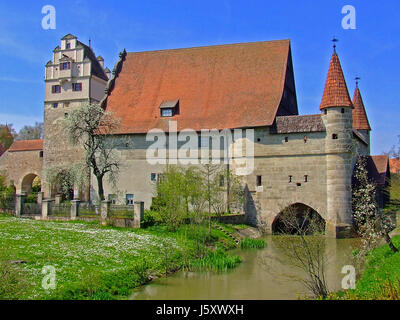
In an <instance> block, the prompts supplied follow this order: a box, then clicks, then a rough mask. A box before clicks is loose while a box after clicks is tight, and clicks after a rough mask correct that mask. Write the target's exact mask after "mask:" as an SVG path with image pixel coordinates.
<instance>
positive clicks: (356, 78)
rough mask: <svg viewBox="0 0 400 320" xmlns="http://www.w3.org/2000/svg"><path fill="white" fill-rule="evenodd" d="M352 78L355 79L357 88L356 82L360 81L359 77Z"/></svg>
mask: <svg viewBox="0 0 400 320" xmlns="http://www.w3.org/2000/svg"><path fill="white" fill-rule="evenodd" d="M354 80H356V87H357V88H358V83H359V82H360V80H361V78H360V77H355V78H354Z"/></svg>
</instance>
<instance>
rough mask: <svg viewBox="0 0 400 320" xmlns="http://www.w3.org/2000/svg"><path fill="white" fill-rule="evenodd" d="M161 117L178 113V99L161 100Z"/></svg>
mask: <svg viewBox="0 0 400 320" xmlns="http://www.w3.org/2000/svg"><path fill="white" fill-rule="evenodd" d="M160 110H161V117H173V116H175V115H177V114H179V100H173V101H163V103H161V105H160Z"/></svg>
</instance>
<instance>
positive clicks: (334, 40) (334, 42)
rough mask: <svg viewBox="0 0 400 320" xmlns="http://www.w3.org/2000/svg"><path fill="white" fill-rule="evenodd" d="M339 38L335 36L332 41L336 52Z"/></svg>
mask: <svg viewBox="0 0 400 320" xmlns="http://www.w3.org/2000/svg"><path fill="white" fill-rule="evenodd" d="M338 41H339V39H337V38H336V37H333V39H332V42H333V50H334V51H335V52H336V42H338Z"/></svg>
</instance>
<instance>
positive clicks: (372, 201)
mask: <svg viewBox="0 0 400 320" xmlns="http://www.w3.org/2000/svg"><path fill="white" fill-rule="evenodd" d="M352 209H353V217H354V222H355V224H356V231H357V233H358V235H359V236H360V238H361V239H362V244H363V251H365V253H366V252H368V251H369V250H371V249H373V248H374V247H375V246H376V245H377V244H378V240H379V239H381V238H384V239H385V241H386V242H387V243H388V245H389V247H390V249H391V250H392V251H393V252H398V249H397V248H396V247H395V246H394V244H393V242H392V240H391V238H390V236H389V233H390V231H391V230H393V228H394V226H393V224H392V222H391V220H390V219H389V217H388V216H387V215H385V214H384V213H383V211H382V210H380V209H379V208H378V204H377V202H376V186H375V184H374V183H373V182H371V181H370V180H369V178H368V172H367V160H366V158H365V157H362V156H361V157H359V158H358V160H357V163H356V168H355V171H354V181H353V187H352Z"/></svg>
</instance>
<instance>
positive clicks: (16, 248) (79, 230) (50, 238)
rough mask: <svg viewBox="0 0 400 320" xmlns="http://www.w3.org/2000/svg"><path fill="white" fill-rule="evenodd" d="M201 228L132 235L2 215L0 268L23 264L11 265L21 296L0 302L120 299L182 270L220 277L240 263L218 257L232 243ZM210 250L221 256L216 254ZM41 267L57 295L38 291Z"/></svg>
mask: <svg viewBox="0 0 400 320" xmlns="http://www.w3.org/2000/svg"><path fill="white" fill-rule="evenodd" d="M199 228H200V229H195V227H194V226H191V225H185V226H182V227H180V228H179V229H178V230H177V231H176V232H169V231H168V230H167V229H166V227H164V226H160V225H156V226H152V227H149V228H146V229H137V230H133V229H119V228H114V227H102V226H100V225H99V224H98V223H96V222H91V223H87V222H80V221H74V222H54V221H35V220H25V219H17V218H14V217H9V216H5V215H0V239H1V248H0V262H6V263H5V266H7V261H10V260H23V261H25V262H26V263H23V264H18V265H13V269H17V270H15V272H14V275H15V274H18V275H19V276H21V277H22V278H21V279H20V280H21V283H25V286H24V288H23V290H22V291H21V290H20V288H19V291H18V293H17V292H16V291H15V292H8V293H6V294H4V295H3V296H2V297H0V299H1V298H8V299H121V298H126V297H128V296H129V295H130V292H131V291H132V289H133V288H135V287H137V286H140V285H142V284H145V283H147V282H148V281H149V280H150V279H151V278H154V277H160V276H164V275H166V274H168V273H170V272H174V271H176V270H179V269H183V268H185V267H186V268H187V267H191V268H193V269H196V270H197V269H201V270H205V269H207V270H216V271H221V270H226V269H229V268H231V267H233V266H235V265H236V264H237V263H239V259H240V258H238V257H231V256H230V255H228V254H227V253H226V252H224V251H221V248H223V247H226V246H221V245H219V244H221V243H224V244H228V245H230V246H231V247H234V246H235V245H234V243H233V241H232V240H231V239H229V238H228V237H226V236H225V235H224V234H223V233H222V232H221V231H219V230H214V229H213V230H212V233H211V235H208V233H207V232H206V230H207V228H206V227H199ZM199 230H200V231H201V232H202V234H206V236H205V238H204V242H202V244H201V245H202V252H203V253H206V254H205V257H206V258H205V259H203V260H204V261H203V260H199V259H198V258H197V252H198V244H197V242H196V232H199ZM211 247H217V248H219V249H220V250H218V251H217V253H214V252H213V251H212V250H211V249H210V248H211ZM201 261H203V262H201ZM44 266H53V267H55V270H56V283H57V288H56V290H50V291H46V290H44V289H43V288H42V280H43V277H44V275H42V273H41V272H42V269H43V267H44ZM5 268H6V267H5ZM7 268H9V266H7ZM0 272H1V270H0ZM2 286H3V287H4V286H6V283H5V282H4V281H3V279H0V292H2V291H1V288H2Z"/></svg>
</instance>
